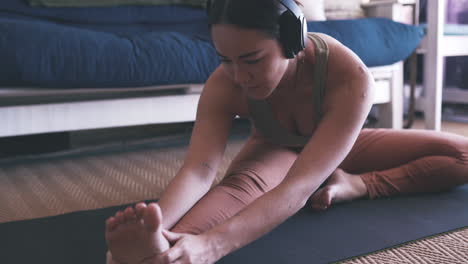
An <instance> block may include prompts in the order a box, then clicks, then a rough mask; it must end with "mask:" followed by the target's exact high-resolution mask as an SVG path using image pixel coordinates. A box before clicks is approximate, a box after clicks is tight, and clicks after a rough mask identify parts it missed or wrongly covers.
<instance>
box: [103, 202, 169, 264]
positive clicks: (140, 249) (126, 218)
mask: <svg viewBox="0 0 468 264" xmlns="http://www.w3.org/2000/svg"><path fill="white" fill-rule="evenodd" d="M161 223H162V213H161V208H159V205H158V204H156V203H151V204H149V205H146V204H145V203H138V204H137V205H136V206H135V209H133V208H132V207H128V208H127V209H125V211H123V212H121V211H119V212H117V213H116V214H115V216H114V217H110V218H109V219H107V221H106V240H107V246H108V248H109V251H110V252H108V254H107V258H108V260H107V262H106V263H107V264H119V263H125V264H127V263H128V264H138V263H146V262H150V260H151V259H153V258H154V256H155V255H157V254H158V253H161V252H164V251H166V250H167V249H169V242H168V241H167V239H166V238H165V237H164V236H163V234H162V225H161ZM109 257H110V258H112V259H111V260H110V259H109Z"/></svg>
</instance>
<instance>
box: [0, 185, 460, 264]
mask: <svg viewBox="0 0 468 264" xmlns="http://www.w3.org/2000/svg"><path fill="white" fill-rule="evenodd" d="M124 207H125V206H119V207H110V208H105V209H98V210H90V211H81V212H74V213H69V214H65V215H59V216H53V217H47V218H40V219H33V220H25V221H18V222H9V223H3V224H0V260H1V263H6V264H22V263H25V264H26V263H28V264H29V263H47V264H59V263H60V264H63V263H67V264H74V263H76V264H78V263H79V264H83V263H86V264H91V263H100V264H103V263H105V252H106V245H105V240H104V221H105V219H106V218H107V217H108V216H110V215H112V214H114V213H115V212H116V210H118V209H120V208H124ZM467 225H468V185H464V186H461V187H458V188H455V189H453V190H451V191H449V192H443V193H436V194H421V195H413V196H401V197H396V198H391V199H378V200H356V201H353V202H350V203H343V204H338V205H336V206H333V207H331V208H330V209H329V210H327V211H325V212H321V213H317V212H313V211H312V210H311V209H309V208H308V207H304V208H303V209H302V210H301V211H299V212H298V213H297V214H296V215H294V216H293V217H291V218H290V219H288V220H287V221H286V222H284V223H283V224H281V225H280V226H279V227H277V228H276V229H274V230H273V231H272V232H270V233H269V234H267V235H266V236H264V237H262V238H260V239H259V240H257V241H254V242H253V243H251V244H249V245H247V246H246V247H244V248H242V249H240V250H238V251H236V252H234V253H232V254H230V255H228V256H226V257H224V258H223V259H221V260H220V261H219V262H218V263H222V264H234V263H236V264H238V263H256V264H258V263H272V264H275V263H278V264H279V263H287V264H291V263H316V264H318V263H330V262H334V261H339V260H343V259H347V258H350V257H354V256H359V255H363V254H368V253H370V252H373V251H376V250H381V249H384V248H388V247H392V246H395V245H399V244H402V243H405V242H409V241H412V240H416V239H420V238H424V237H427V236H431V235H435V234H438V233H443V232H447V231H451V230H455V229H459V228H463V227H466V226H467Z"/></svg>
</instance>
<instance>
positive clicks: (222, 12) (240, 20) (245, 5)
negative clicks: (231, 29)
mask: <svg viewBox="0 0 468 264" xmlns="http://www.w3.org/2000/svg"><path fill="white" fill-rule="evenodd" d="M295 2H296V3H297V4H300V3H299V2H298V1H295ZM208 4H209V6H208V7H207V8H208V15H209V16H208V23H209V26H210V27H211V26H212V25H215V24H231V25H236V26H239V27H242V28H247V29H257V30H261V31H263V32H265V33H266V34H267V35H269V36H270V37H272V38H275V39H280V28H279V17H280V11H281V10H282V7H281V4H280V3H279V2H278V1H277V0H212V1H208Z"/></svg>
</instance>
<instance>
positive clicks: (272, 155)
mask: <svg viewBox="0 0 468 264" xmlns="http://www.w3.org/2000/svg"><path fill="white" fill-rule="evenodd" d="M296 158H297V153H296V152H294V151H292V150H289V149H286V148H281V147H278V146H273V145H271V144H269V143H267V142H265V141H263V140H261V139H254V138H250V139H249V140H248V141H247V143H246V144H245V146H244V147H243V148H242V150H241V151H240V152H239V154H238V155H237V156H236V158H235V159H234V160H233V162H232V163H231V166H230V167H229V169H228V170H227V172H226V176H225V177H224V179H223V180H222V181H221V182H220V183H219V184H218V185H217V186H216V187H214V188H213V189H211V190H210V191H209V192H208V193H207V194H206V195H205V196H204V197H203V198H202V199H200V201H198V202H197V203H196V204H195V205H194V206H193V207H192V209H191V210H190V211H189V212H187V214H185V215H184V216H183V217H182V219H181V220H180V221H179V222H178V223H177V224H176V225H175V226H174V227H173V228H172V230H171V231H173V232H177V233H190V234H199V233H202V232H204V231H206V230H209V229H211V228H212V227H214V226H216V225H218V224H220V223H221V222H223V221H225V220H226V219H228V218H230V217H232V216H233V215H234V214H236V213H237V212H239V211H240V210H242V209H243V208H244V207H245V206H247V205H248V204H249V203H251V202H252V201H253V200H255V199H256V198H258V197H259V196H261V195H262V194H264V193H266V192H268V191H269V190H271V189H272V188H274V187H275V186H277V185H278V184H279V183H280V182H281V181H282V180H283V178H284V177H285V176H286V174H287V172H288V170H289V168H290V167H291V166H292V164H293V163H294V161H295V160H296Z"/></svg>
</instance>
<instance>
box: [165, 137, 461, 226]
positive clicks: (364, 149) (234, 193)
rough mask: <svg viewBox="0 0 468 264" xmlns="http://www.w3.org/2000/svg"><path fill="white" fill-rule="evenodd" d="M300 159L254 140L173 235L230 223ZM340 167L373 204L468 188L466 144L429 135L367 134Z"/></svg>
mask: <svg viewBox="0 0 468 264" xmlns="http://www.w3.org/2000/svg"><path fill="white" fill-rule="evenodd" d="M297 155H298V152H296V151H294V150H291V149H288V148H283V147H279V146H274V145H272V144H269V143H267V142H265V141H263V140H260V139H253V138H250V139H249V140H248V141H247V142H246V144H245V146H244V147H243V148H242V150H241V151H240V152H239V154H238V155H237V156H236V158H235V159H234V160H233V162H232V164H231V166H230V167H229V169H228V171H227V173H226V176H225V178H224V179H223V180H222V181H221V182H220V183H219V184H218V185H217V186H216V187H214V188H212V189H211V190H210V191H209V192H208V193H207V194H206V195H205V196H204V197H203V198H202V199H201V200H200V201H198V202H197V203H196V204H195V205H194V207H193V208H192V209H191V210H190V211H189V212H187V214H185V215H184V217H182V219H181V220H180V221H179V222H178V223H177V224H176V225H175V226H174V228H173V229H172V231H174V232H180V233H191V234H199V233H202V232H204V231H206V230H208V229H210V228H212V227H214V226H216V225H217V224H219V223H221V222H223V221H224V220H226V219H228V218H230V217H231V216H233V215H234V214H236V213H237V212H239V211H240V210H242V209H243V208H244V207H245V206H246V205H248V204H249V203H250V202H252V201H253V200H255V199H256V198H258V197H259V196H261V195H262V194H264V193H265V192H267V191H269V190H271V189H272V188H274V187H275V186H277V185H278V184H279V183H280V182H281V181H282V180H283V178H284V177H285V175H286V174H287V172H288V170H289V168H290V167H291V165H292V164H293V162H294V161H295V159H296V157H297ZM339 168H341V169H343V170H344V171H346V172H348V173H351V174H358V175H359V176H360V177H361V178H362V180H363V181H364V183H365V185H366V186H367V190H368V193H369V198H371V199H374V198H378V197H388V196H394V195H398V194H411V193H421V192H438V191H445V190H448V189H450V188H452V187H455V186H459V185H463V184H465V183H468V139H467V138H465V137H462V136H457V135H454V134H448V133H443V132H433V131H426V130H390V129H363V130H362V131H361V133H360V135H359V137H358V139H357V141H356V143H355V145H354V147H353V148H352V150H351V152H350V153H349V155H348V156H347V157H346V159H345V160H344V161H343V162H342V163H341V165H340V166H339ZM356 177H358V176H356Z"/></svg>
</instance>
